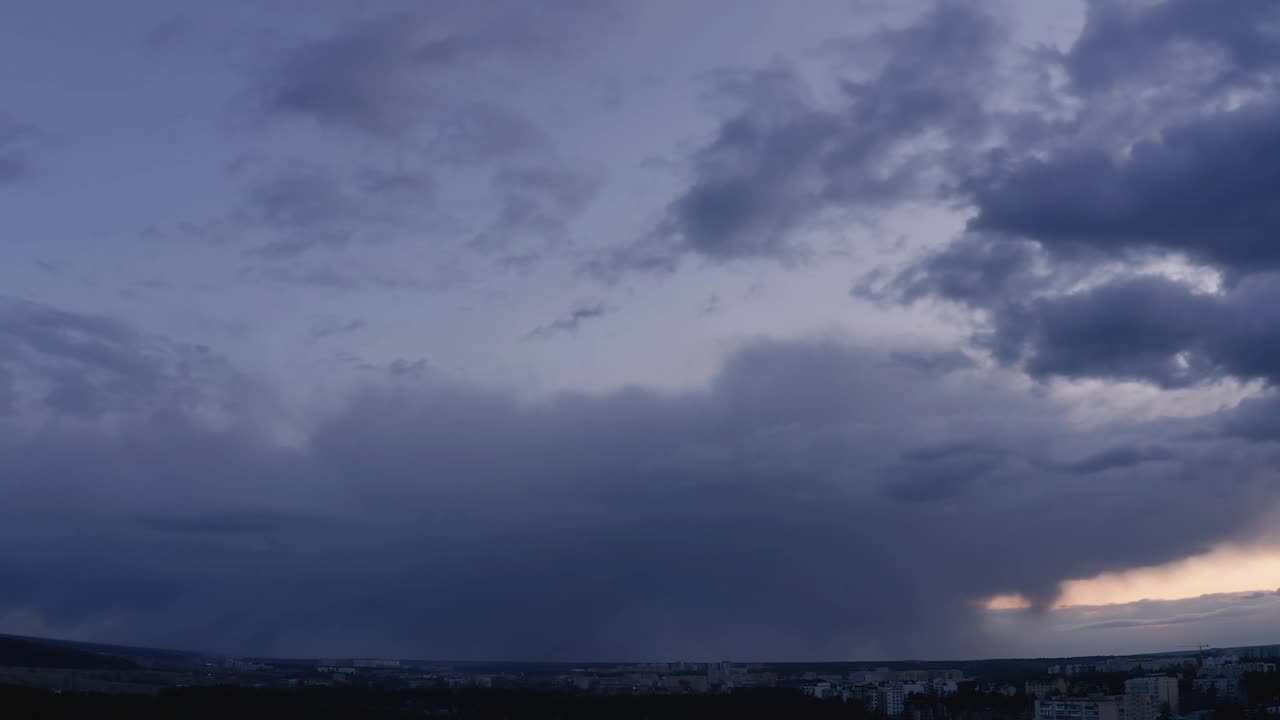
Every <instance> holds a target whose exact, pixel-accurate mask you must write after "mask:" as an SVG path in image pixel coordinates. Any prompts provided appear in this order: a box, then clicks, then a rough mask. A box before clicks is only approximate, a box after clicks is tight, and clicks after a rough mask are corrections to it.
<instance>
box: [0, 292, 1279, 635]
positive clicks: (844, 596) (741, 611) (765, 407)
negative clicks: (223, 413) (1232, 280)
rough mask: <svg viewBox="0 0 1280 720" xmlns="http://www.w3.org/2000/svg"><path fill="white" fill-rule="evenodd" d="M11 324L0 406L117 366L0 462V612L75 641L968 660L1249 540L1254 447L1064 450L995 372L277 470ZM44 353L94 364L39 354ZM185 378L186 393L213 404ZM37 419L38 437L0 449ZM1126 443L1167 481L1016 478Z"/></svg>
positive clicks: (471, 403)
mask: <svg viewBox="0 0 1280 720" xmlns="http://www.w3.org/2000/svg"><path fill="white" fill-rule="evenodd" d="M27 308H28V309H27V310H25V311H23V312H22V317H23V318H24V322H23V324H22V328H23V329H21V330H18V331H17V333H16V336H17V337H22V338H28V337H30V338H35V339H34V340H30V341H26V344H28V345H30V344H39V345H40V347H41V348H43V349H42V351H41V353H42V354H43V355H48V356H50V358H48V359H47V361H44V362H40V363H26V364H25V365H24V367H27V368H28V369H29V370H31V372H29V373H28V374H27V375H26V376H24V377H23V378H20V379H19V380H18V382H17V387H18V389H19V391H20V392H23V393H25V392H26V389H27V388H28V387H30V386H31V385H32V384H33V383H38V382H39V381H41V379H42V378H44V377H45V373H46V371H47V372H48V373H52V377H53V379H54V380H55V381H56V380H57V378H58V377H59V375H58V372H57V370H58V368H59V363H61V362H75V363H76V364H77V366H79V365H83V364H86V363H88V364H89V365H90V366H94V365H103V366H106V367H115V366H120V367H122V368H131V367H134V366H135V365H137V366H138V367H139V368H140V369H136V370H131V371H129V372H128V373H126V374H127V375H137V376H138V379H137V380H135V381H133V382H130V383H125V384H121V385H120V386H119V387H112V386H111V385H109V384H108V385H104V387H105V388H106V390H105V391H103V392H101V393H99V394H96V395H95V398H96V403H95V404H96V405H97V406H98V407H102V408H104V409H106V408H111V409H112V411H111V412H106V413H99V414H97V415H96V417H100V418H102V417H107V416H109V417H111V418H112V420H111V422H97V421H95V422H93V423H83V422H82V423H79V424H76V425H71V424H68V423H66V422H62V421H61V420H60V419H61V418H65V417H66V416H67V414H68V413H76V412H77V411H76V410H75V408H74V407H70V408H69V407H67V406H66V405H64V404H62V403H59V402H58V401H57V400H56V398H54V399H50V398H49V396H47V395H40V394H36V395H32V396H31V397H32V398H34V399H33V400H32V401H31V404H28V405H25V406H23V407H22V408H19V409H16V410H14V409H11V410H8V411H6V412H7V415H6V420H5V421H6V422H9V423H10V424H12V425H13V426H14V427H15V428H20V430H18V429H15V430H14V431H12V432H6V433H3V434H0V477H3V478H4V479H5V480H4V481H5V483H6V486H7V488H9V490H8V491H7V493H6V502H5V503H4V504H3V505H2V506H0V573H3V575H4V576H5V577H7V578H11V579H13V582H9V583H5V584H4V585H3V586H0V616H5V615H7V614H12V613H19V612H20V613H28V614H30V615H32V616H34V617H38V618H39V620H40V622H41V623H42V626H44V627H48V628H50V629H51V631H53V632H56V633H58V634H62V635H67V636H73V637H86V638H93V639H97V640H103V641H115V642H136V643H142V644H149V645H162V646H164V645H167V646H180V647H194V648H205V649H209V650H213V651H225V652H240V653H273V654H289V655H308V654H311V655H328V654H348V653H355V654H379V655H382V654H386V655H409V656H422V655H424V654H426V655H432V656H438V657H450V658H464V659H465V658H484V657H489V658H492V657H503V658H541V659H569V658H578V659H581V658H592V657H635V658H656V657H732V658H748V657H768V658H783V659H785V658H800V657H804V658H810V659H812V658H847V657H851V656H861V657H868V656H907V655H910V656H931V657H938V656H942V655H953V654H961V653H963V654H983V653H984V652H987V651H986V650H984V648H991V647H993V646H988V645H984V642H985V640H984V638H983V636H982V635H980V633H979V627H980V625H979V623H978V622H977V619H978V615H977V613H978V612H980V610H979V607H980V602H981V600H982V599H983V598H986V597H988V596H990V595H993V594H996V593H1000V592H1019V593H1022V594H1024V595H1026V596H1028V597H1032V598H1035V599H1037V600H1038V601H1041V602H1045V603H1046V604H1047V603H1048V602H1050V601H1051V600H1052V597H1053V596H1054V595H1055V594H1056V591H1057V590H1056V589H1057V586H1058V585H1057V584H1058V582H1059V581H1061V580H1063V579H1067V578H1076V577H1090V576H1093V575H1096V574H1098V573H1100V572H1103V571H1106V570H1116V569H1124V568H1129V567H1136V566H1145V565H1151V564H1157V563H1161V562H1166V561H1169V560H1172V559H1176V558H1180V557H1183V556H1186V555H1187V554H1190V553H1191V552H1192V551H1194V550H1195V549H1197V548H1199V547H1203V546H1204V545H1206V544H1212V543H1215V542H1219V541H1225V540H1229V539H1233V538H1237V537H1241V536H1245V535H1248V534H1249V533H1250V532H1252V531H1253V530H1254V529H1257V525H1258V524H1259V523H1262V522H1263V519H1262V518H1261V514H1262V513H1263V512H1264V510H1263V509H1265V508H1270V507H1273V506H1274V503H1275V501H1276V500H1277V495H1276V493H1277V490H1276V488H1277V487H1280V486H1277V484H1276V483H1275V481H1274V474H1273V473H1272V471H1270V470H1269V469H1268V465H1267V464H1266V463H1265V461H1264V460H1263V459H1262V458H1263V456H1262V455H1260V454H1259V453H1261V452H1263V451H1262V448H1261V447H1259V446H1255V445H1254V444H1251V443H1248V442H1245V441H1241V440H1236V439H1233V438H1230V437H1223V436H1222V435H1221V434H1220V433H1217V432H1215V431H1214V428H1215V427H1216V426H1215V425H1214V424H1213V423H1206V424H1204V425H1203V426H1202V428H1203V432H1202V433H1201V435H1200V439H1198V440H1191V441H1187V440H1183V441H1181V442H1179V443H1176V444H1175V443H1173V442H1169V441H1168V437H1167V436H1168V434H1169V433H1170V432H1171V430H1169V429H1168V428H1166V427H1163V426H1160V425H1143V424H1137V423H1130V424H1127V425H1125V426H1123V427H1102V428H1081V427H1080V426H1078V425H1074V424H1072V423H1070V422H1069V421H1068V420H1067V418H1066V416H1065V413H1064V412H1063V411H1062V409H1061V408H1058V407H1056V406H1054V405H1052V404H1049V403H1048V402H1047V401H1046V400H1043V399H1037V398H1035V397H1030V396H1026V395H1024V394H1022V393H1020V392H1018V391H1016V390H1015V389H1014V388H1012V387H1010V386H1007V385H1005V384H1003V382H1002V381H1001V380H1000V378H999V377H998V376H983V377H974V378H965V380H964V382H952V381H950V380H948V377H947V376H946V375H942V376H935V375H932V374H922V373H920V372H919V371H918V370H916V369H914V368H910V367H903V366H902V365H901V364H900V363H898V362H896V361H894V360H893V359H891V358H888V357H886V356H884V355H882V354H881V353H878V352H870V351H866V350H859V349H856V348H852V347H848V346H845V345H842V344H838V343H832V342H758V343H755V344H751V345H749V346H746V347H744V348H742V349H741V350H739V351H737V352H735V353H733V354H731V355H730V356H729V357H728V358H726V360H725V362H724V364H723V366H722V367H721V369H720V370H719V372H718V374H717V375H716V377H715V378H714V379H713V380H712V381H711V382H710V383H709V384H708V385H707V386H705V387H703V388H699V389H690V390H685V391H679V392H669V393H659V392H653V391H649V390H644V389H639V388H632V389H624V390H618V391H614V392H607V393H600V394H590V395H588V394H563V395H555V396H551V397H547V398H543V399H539V400H532V401H531V400H529V399H527V398H519V397H517V396H516V395H514V394H509V393H507V392H505V391H499V390H492V389H484V388H477V387H471V386H465V385H459V384H456V383H454V382H452V381H450V380H448V379H447V378H444V377H442V376H435V375H425V376H420V377H418V378H417V379H416V380H415V382H414V383H412V384H411V385H405V386H397V387H394V388H385V387H384V388H382V389H379V386H378V384H377V383H375V384H373V385H372V386H370V387H369V388H368V389H367V390H365V391H363V392H360V393H357V394H356V395H355V396H353V397H352V398H351V399H350V400H349V401H348V402H345V403H341V404H339V405H338V406H337V407H335V408H334V410H333V411H332V412H329V413H326V414H325V415H322V416H318V417H314V418H311V419H309V420H308V421H307V422H306V423H305V425H303V426H302V427H301V428H299V432H301V433H302V435H303V439H302V440H300V441H291V442H282V441H281V440H280V439H278V436H277V435H273V434H272V433H270V432H267V431H266V429H265V428H266V427H267V426H269V425H270V424H271V421H269V420H268V418H275V417H279V416H285V417H289V416H291V414H290V413H283V412H276V411H273V410H272V409H271V408H268V407H264V406H262V405H261V404H258V405H251V404H244V405H241V406H240V410H239V411H238V412H237V413H233V414H231V415H230V416H229V417H230V418H231V419H230V420H227V419H226V418H223V419H222V420H221V421H220V422H214V421H212V420H211V419H210V418H208V417H207V416H205V415H202V414H201V413H199V412H197V410H196V407H195V406H194V405H193V404H191V403H185V402H182V401H181V397H180V396H175V395H174V394H172V393H168V392H165V391H164V388H168V387H172V386H174V385H182V384H184V383H187V382H190V381H191V380H190V378H192V377H193V375H192V374H191V373H190V372H186V371H184V370H183V369H182V367H181V365H172V364H165V363H149V362H143V361H141V360H138V358H143V357H149V352H150V351H149V350H148V349H147V348H148V347H149V346H150V345H151V344H153V343H149V342H147V341H145V340H143V339H142V336H141V335H139V334H137V333H136V332H132V331H126V330H124V329H123V328H121V327H120V326H119V325H118V324H117V323H114V322H112V321H107V320H102V319H95V318H90V317H86V316H79V315H74V314H68V313H63V312H61V311H54V310H50V309H47V308H41V307H38V306H27ZM2 327H5V328H12V327H15V323H5V324H4V325H3V326H2ZM64 328H65V330H64ZM73 330H74V331H75V332H74V333H72V331H73ZM68 333H71V334H72V335H73V337H79V336H80V335H88V336H89V337H93V338H100V339H95V340H94V341H93V342H85V341H80V340H77V341H75V342H71V341H69V340H62V341H60V342H55V341H54V340H44V339H42V338H46V337H52V338H55V339H56V338H58V337H61V336H62V335H65V334H68ZM11 335H14V333H13V332H11V333H10V334H8V335H6V336H5V337H6V338H8V337H10V336H11ZM12 342H13V341H12V340H7V341H6V343H7V344H6V345H5V347H10V346H11V345H12ZM104 343H105V344H106V347H105V348H100V347H99V345H100V344H104ZM154 344H158V345H159V346H161V347H164V343H162V342H161V341H159V340H156V341H154ZM7 352H8V354H7V355H6V356H5V357H12V351H7ZM117 357H119V358H123V359H114V358H117ZM55 360H56V361H55ZM6 367H8V366H7V365H6ZM200 377H201V383H202V384H201V385H200V387H201V392H200V393H199V395H200V396H202V397H228V396H230V397H240V395H238V394H236V393H234V392H229V391H227V390H226V389H220V386H221V385H222V384H224V383H225V382H226V379H225V377H224V376H222V375H216V374H209V375H202V376H200ZM247 395H248V396H250V397H251V396H252V393H247ZM37 410H38V411H40V412H42V413H45V415H46V417H48V418H51V419H53V420H54V421H52V422H43V423H38V424H31V423H24V422H20V420H22V419H23V418H25V417H28V416H29V415H30V413H33V412H36V411H37ZM157 418H163V421H158V420H157ZM1184 431H1185V428H1184V429H1182V430H1179V432H1181V433H1183V434H1185V432H1184ZM1126 438H1134V442H1135V447H1138V448H1149V447H1152V446H1153V445H1156V444H1162V445H1164V446H1166V447H1168V448H1169V449H1170V457H1169V458H1168V459H1166V460H1164V461H1162V462H1161V463H1159V467H1154V466H1153V464H1145V463H1136V464H1133V465H1129V466H1124V467H1121V466H1120V465H1117V466H1116V467H1115V468H1114V469H1113V470H1112V472H1113V473H1123V475H1122V476H1121V477H1123V479H1124V481H1123V482H1117V476H1115V475H1111V474H1102V475H1097V476H1094V475H1090V474H1080V475H1078V476H1076V477H1075V478H1073V480H1072V482H1070V483H1064V482H1062V481H1061V480H1060V476H1059V475H1058V474H1056V473H1051V472H1047V471H1045V470H1043V469H1041V466H1042V465H1043V463H1042V459H1043V457H1044V452H1045V449H1046V448H1050V447H1052V446H1054V445H1055V444H1058V443H1068V444H1070V445H1071V447H1073V448H1077V449H1082V450H1083V452H1081V453H1080V454H1081V455H1082V456H1084V457H1089V456H1090V455H1096V454H1098V453H1105V452H1113V451H1115V449H1116V448H1117V447H1119V446H1120V443H1123V442H1126ZM1137 452H1142V451H1141V450H1138V451H1137ZM1224 475H1227V476H1231V477H1233V478H1235V482H1233V483H1232V484H1231V485H1230V487H1224V485H1223V484H1222V483H1221V482H1220V479H1221V478H1222V477H1223V476H1224ZM1101 495H1105V496H1106V501H1105V502H1101V501H1099V497H1100V496H1101ZM54 511H56V512H57V513H58V516H59V517H60V518H62V519H63V521H62V522H61V523H59V524H58V525H57V526H54V525H51V524H49V523H48V522H46V520H45V519H46V518H47V516H48V513H49V512H54ZM293 518H298V519H299V520H298V521H294V520H292V519H293ZM1137 518H1141V520H1142V522H1141V523H1136V522H1135V519H1137ZM303 519H304V520H305V521H303ZM67 525H73V526H74V527H76V528H77V532H76V533H75V534H73V535H69V534H67V533H66V532H65V531H64V530H63V528H65V527H66V526H67ZM1138 527H1141V532H1137V531H1136V530H1135V528H1138ZM157 533H161V534H163V535H164V536H165V542H163V543H158V542H156V535H157ZM1063 538H1071V542H1069V543H1064V542H1062V539H1063ZM886 544H888V545H889V546H890V547H892V552H891V553H885V552H882V549H883V548H884V547H885V546H886ZM877 548H879V549H880V550H877ZM851 556H852V557H856V558H857V562H856V563H852V564H851V563H850V557H851ZM193 557H199V558H200V562H198V563H197V562H192V558H193ZM924 566H927V567H929V568H930V572H929V573H928V574H926V575H922V574H921V573H920V571H919V568H920V567H924ZM55 570H56V572H55ZM922 583H924V584H923V585H922ZM375 606H376V607H378V608H379V611H378V612H377V613H367V612H360V611H359V610H360V609H366V608H369V607H375ZM530 618H536V622H531V621H530Z"/></svg>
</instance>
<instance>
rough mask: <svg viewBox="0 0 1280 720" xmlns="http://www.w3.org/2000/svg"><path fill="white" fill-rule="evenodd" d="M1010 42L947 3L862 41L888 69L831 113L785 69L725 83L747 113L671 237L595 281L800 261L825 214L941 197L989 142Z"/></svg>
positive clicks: (703, 165) (664, 231) (718, 148)
mask: <svg viewBox="0 0 1280 720" xmlns="http://www.w3.org/2000/svg"><path fill="white" fill-rule="evenodd" d="M1002 34H1003V33H1002V31H1001V29H1000V28H999V26H998V25H997V23H996V22H995V21H994V20H993V19H992V18H990V17H988V16H986V15H985V14H983V13H981V12H980V11H977V10H975V9H973V8H972V7H968V6H962V5H959V4H941V5H939V6H938V7H937V8H936V9H934V10H932V11H930V12H928V13H926V15H925V16H924V17H923V18H922V19H920V20H919V21H918V22H916V23H915V24H913V25H910V26H908V27H905V28H901V29H886V30H883V31H881V32H880V33H879V34H877V35H874V36H873V37H872V38H870V39H867V40H864V42H863V43H862V44H863V45H864V46H871V47H874V48H877V49H878V50H879V52H880V54H882V55H883V56H884V58H885V59H884V61H883V63H882V65H881V66H880V67H879V68H878V69H877V70H876V71H875V72H874V73H873V74H871V76H870V77H867V78H857V77H851V78H848V79H846V80H845V81H844V82H843V83H842V85H841V90H842V100H843V105H841V106H838V107H832V108H828V107H825V106H823V105H820V104H818V103H817V102H816V101H815V100H814V99H813V97H812V94H811V91H810V89H809V87H808V86H807V84H806V83H805V82H804V81H803V80H802V79H801V78H799V77H798V76H797V75H795V74H794V73H792V72H791V71H789V70H787V69H782V68H774V69H770V70H764V71H759V72H755V73H746V74H742V73H732V74H729V75H727V76H725V77H723V78H722V79H721V82H722V85H723V86H724V87H723V90H724V92H726V93H729V94H731V95H734V96H737V97H739V98H741V101H742V103H743V104H744V105H745V108H744V109H743V110H742V111H741V112H739V113H738V114H735V115H733V116H732V117H730V118H729V119H728V120H726V121H725V122H724V123H723V124H722V125H721V126H720V128H719V130H718V132H717V133H716V136H715V138H714V139H713V140H712V141H711V142H710V144H708V145H706V146H705V147H703V148H701V149H699V150H698V151H697V152H696V153H695V155H694V156H693V159H692V160H693V170H694V180H693V183H692V184H691V185H690V186H689V187H688V188H687V189H686V190H685V191H684V192H683V193H681V194H680V195H679V196H678V197H677V198H676V199H675V200H673V201H672V202H671V204H670V207H669V208H668V211H667V217H666V219H665V220H664V221H663V223H662V224H661V225H660V227H659V228H657V229H656V230H655V231H654V233H653V234H652V235H651V236H650V237H647V238H645V239H644V240H642V241H641V242H640V243H639V244H638V247H629V248H623V249H621V250H617V251H615V252H614V253H613V254H611V255H608V256H607V257H606V258H604V259H601V260H598V261H597V265H598V267H593V270H594V271H595V272H596V273H597V274H601V275H604V276H606V277H608V276H610V275H611V274H616V273H617V272H620V271H622V270H626V269H639V270H647V271H668V270H670V269H672V268H674V267H675V265H676V264H677V262H678V259H679V257H680V256H681V255H684V254H686V253H692V254H696V255H700V256H703V257H705V258H709V259H711V260H716V261H724V260H734V259H740V258H766V259H771V260H781V261H793V260H796V259H798V258H800V257H802V256H803V255H804V254H805V249H804V248H803V247H801V246H799V245H797V244H796V240H795V234H796V233H797V232H798V231H800V230H802V229H804V228H805V227H811V226H813V225H814V224H815V223H817V222H820V221H821V220H822V219H823V217H824V215H826V214H829V213H832V212H836V213H843V214H849V213H854V214H857V213H864V214H865V213H867V212H870V211H873V210H879V209H882V208H884V207H885V206H888V205H894V204H897V203H900V202H902V201H904V200H906V199H909V198H918V197H937V196H938V195H939V193H941V192H942V191H943V189H944V187H943V186H944V185H945V183H947V182H948V181H949V179H950V178H951V177H952V171H953V170H954V169H956V168H958V167H960V166H961V158H964V157H967V156H969V155H971V154H973V153H976V152H977V151H978V150H979V148H980V147H981V143H982V141H983V136H984V135H985V133H986V132H987V127H988V125H989V123H990V115H991V113H990V112H989V111H988V109H987V108H985V107H984V105H983V103H984V102H985V100H986V99H987V96H988V95H989V91H990V90H991V88H990V87H989V86H990V85H991V84H992V83H993V82H994V73H995V52H996V51H997V49H998V48H999V47H1000V45H999V44H998V42H997V41H998V40H999V39H1000V38H1001V37H1002ZM939 138H941V139H940V140H939Z"/></svg>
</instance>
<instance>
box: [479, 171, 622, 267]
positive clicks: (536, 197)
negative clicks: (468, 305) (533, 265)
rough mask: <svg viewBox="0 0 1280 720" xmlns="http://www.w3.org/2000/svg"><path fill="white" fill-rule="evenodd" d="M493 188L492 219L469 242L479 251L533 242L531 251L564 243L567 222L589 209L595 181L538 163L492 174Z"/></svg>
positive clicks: (508, 248)
mask: <svg viewBox="0 0 1280 720" xmlns="http://www.w3.org/2000/svg"><path fill="white" fill-rule="evenodd" d="M492 185H493V191H494V194H495V195H496V196H497V198H498V202H499V209H498V211H497V214H496V217H494V219H493V221H492V223H490V224H489V226H488V227H486V228H485V229H484V230H482V231H481V232H480V233H479V234H477V235H476V236H475V237H474V238H472V239H471V242H470V246H471V247H472V248H473V249H475V250H478V251H480V252H483V253H496V252H500V251H505V250H510V249H511V248H512V246H513V245H516V244H517V243H518V242H519V241H522V240H524V241H528V240H533V241H534V247H547V246H555V245H560V244H566V243H567V242H568V241H569V239H570V226H571V223H572V221H573V220H575V219H576V218H577V217H578V216H580V215H581V214H582V213H583V212H585V211H586V209H587V208H588V207H589V206H590V204H591V201H592V200H593V199H594V198H595V195H596V192H597V191H598V190H599V186H600V183H599V181H598V180H596V179H595V178H592V177H590V176H588V175H587V174H585V173H582V172H578V171H575V170H572V169H570V168H567V167H564V166H561V165H543V166H524V167H507V168H503V169H501V170H499V171H497V172H496V173H494V175H493V179H492ZM521 247H523V246H521ZM522 254H523V255H527V254H528V253H527V252H526V253H522ZM512 257H513V256H511V255H506V256H504V258H503V260H508V259H510V258H512ZM515 257H519V256H515ZM517 262H518V261H517Z"/></svg>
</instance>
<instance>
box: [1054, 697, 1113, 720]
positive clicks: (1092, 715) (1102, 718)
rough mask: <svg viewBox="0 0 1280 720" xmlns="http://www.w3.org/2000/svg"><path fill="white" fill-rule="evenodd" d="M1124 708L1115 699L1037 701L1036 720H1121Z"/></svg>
mask: <svg viewBox="0 0 1280 720" xmlns="http://www.w3.org/2000/svg"><path fill="white" fill-rule="evenodd" d="M1123 707H1124V706H1123V705H1122V703H1121V701H1120V699H1119V698H1115V697H1102V696H1099V697H1092V698H1066V697H1057V698H1052V699H1049V700H1036V714H1035V720H1121V712H1122V710H1123Z"/></svg>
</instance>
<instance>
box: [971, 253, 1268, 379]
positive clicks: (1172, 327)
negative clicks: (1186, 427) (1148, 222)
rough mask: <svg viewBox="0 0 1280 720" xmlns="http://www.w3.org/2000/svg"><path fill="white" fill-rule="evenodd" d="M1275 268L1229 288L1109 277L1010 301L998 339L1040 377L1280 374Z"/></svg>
mask: <svg viewBox="0 0 1280 720" xmlns="http://www.w3.org/2000/svg"><path fill="white" fill-rule="evenodd" d="M1276 288H1277V285H1276V276H1275V275H1273V274H1268V275H1255V276H1251V277H1249V278H1247V279H1245V280H1243V281H1241V282H1240V283H1239V284H1237V285H1236V286H1234V287H1231V288H1228V289H1226V290H1224V291H1223V292H1221V293H1218V294H1211V293H1205V292H1201V291H1197V290H1195V289H1194V288H1191V287H1189V286H1187V285H1186V284H1183V283H1180V282H1176V281H1172V280H1168V279H1166V278H1164V277H1160V276H1137V277H1131V278H1121V279H1117V280H1114V281H1110V282H1106V283H1103V284H1101V285H1098V286H1096V287H1094V288H1091V289H1089V290H1085V291H1081V292H1078V293H1072V294H1069V295H1055V296H1051V297H1043V298H1039V299H1036V300H1033V301H1031V302H1028V303H1026V304H1024V305H1016V306H1015V305H1012V304H1006V305H1005V306H1003V307H1002V308H1001V309H999V310H998V311H997V312H996V313H995V315H994V317H995V328H996V329H995V332H994V334H993V336H992V337H991V338H990V346H991V347H992V348H993V349H994V351H995V354H996V356H997V357H998V358H999V359H1001V360H1003V361H1005V362H1009V363H1020V364H1021V365H1022V366H1023V367H1024V368H1025V369H1026V370H1027V371H1028V372H1029V373H1030V374H1031V375H1033V376H1036V377H1049V376H1065V377H1099V378H1109V379H1115V380H1144V381H1148V382H1151V383H1154V384H1156V385H1159V386H1162V387H1183V386H1189V385H1195V384H1198V383H1202V382H1207V381H1212V380H1216V379H1219V378H1222V377H1227V376H1232V377H1236V378H1240V379H1244V380H1253V379H1261V380H1266V381H1268V382H1270V383H1274V382H1276V381H1278V380H1280V364H1278V363H1277V362H1276V357H1277V352H1280V313H1278V312H1277V310H1276V308H1277V302H1280V295H1278V294H1277V289H1276Z"/></svg>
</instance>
